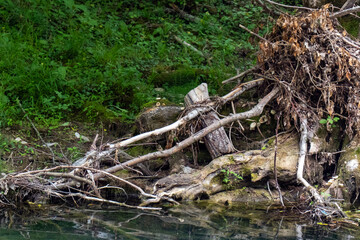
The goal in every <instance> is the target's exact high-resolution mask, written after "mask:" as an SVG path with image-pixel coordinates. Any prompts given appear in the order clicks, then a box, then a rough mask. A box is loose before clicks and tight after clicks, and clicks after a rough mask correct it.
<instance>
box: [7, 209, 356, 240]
mask: <svg viewBox="0 0 360 240" xmlns="http://www.w3.org/2000/svg"><path fill="white" fill-rule="evenodd" d="M359 236H360V228H359V227H356V226H351V225H348V226H341V227H339V228H338V227H337V226H332V227H330V226H328V225H320V224H312V223H310V222H309V220H307V219H306V218H305V217H304V216H302V215H294V213H291V214H289V212H286V211H282V210H272V211H266V210H257V209H245V208H224V207H217V206H211V207H209V206H202V207H201V206H195V205H182V206H181V207H177V208H171V209H168V210H167V211H162V212H144V211H136V210H129V209H106V210H104V209H96V210H90V209H75V208H61V209H60V208H59V207H57V209H56V208H50V209H49V208H48V209H43V207H41V208H40V210H39V209H36V210H35V209H32V210H31V209H28V210H26V211H22V212H21V213H20V212H18V211H10V210H2V211H1V215H0V239H62V240H63V239H76V240H80V239H164V240H165V239H360V238H359Z"/></svg>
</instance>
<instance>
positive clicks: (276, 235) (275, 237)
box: [274, 216, 284, 239]
mask: <svg viewBox="0 0 360 240" xmlns="http://www.w3.org/2000/svg"><path fill="white" fill-rule="evenodd" d="M283 220H284V216H281V220H280V223H279V227H278V228H277V231H276V234H275V236H274V239H277V237H278V235H279V231H280V228H281V225H282V222H283Z"/></svg>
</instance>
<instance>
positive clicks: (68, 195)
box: [64, 193, 161, 211]
mask: <svg viewBox="0 0 360 240" xmlns="http://www.w3.org/2000/svg"><path fill="white" fill-rule="evenodd" d="M64 197H80V198H83V199H85V200H90V201H95V202H102V203H110V204H113V205H118V206H122V207H127V208H135V209H141V210H156V211H159V210H161V208H157V207H141V206H132V205H128V204H125V203H120V202H117V201H113V200H107V199H101V198H97V197H89V196H87V195H84V194H81V193H71V194H67V195H65V196H64Z"/></svg>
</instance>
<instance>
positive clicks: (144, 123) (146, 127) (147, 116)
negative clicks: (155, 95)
mask: <svg viewBox="0 0 360 240" xmlns="http://www.w3.org/2000/svg"><path fill="white" fill-rule="evenodd" d="M181 112H182V110H181V107H178V106H158V107H153V108H149V109H147V110H145V111H144V112H143V113H141V115H140V116H139V117H138V118H137V119H136V125H137V127H138V129H139V130H140V132H148V131H152V130H155V129H158V128H161V127H164V126H167V125H170V124H172V123H173V122H175V121H176V120H177V118H178V116H179V115H180V113H181ZM155 139H156V140H158V139H161V136H157V137H155Z"/></svg>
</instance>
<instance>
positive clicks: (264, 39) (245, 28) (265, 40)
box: [239, 24, 271, 43]
mask: <svg viewBox="0 0 360 240" xmlns="http://www.w3.org/2000/svg"><path fill="white" fill-rule="evenodd" d="M239 27H241V28H242V29H244V30H246V31H248V32H249V33H251V34H252V35H254V36H256V37H258V38H260V39H261V40H263V41H264V42H268V43H271V42H270V41H269V40H267V39H266V38H263V37H262V36H260V35H259V34H257V33H254V32H253V31H251V30H250V29H248V28H247V27H245V26H243V25H241V24H239Z"/></svg>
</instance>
